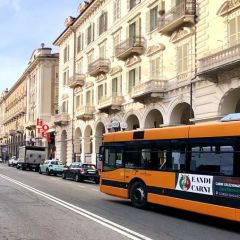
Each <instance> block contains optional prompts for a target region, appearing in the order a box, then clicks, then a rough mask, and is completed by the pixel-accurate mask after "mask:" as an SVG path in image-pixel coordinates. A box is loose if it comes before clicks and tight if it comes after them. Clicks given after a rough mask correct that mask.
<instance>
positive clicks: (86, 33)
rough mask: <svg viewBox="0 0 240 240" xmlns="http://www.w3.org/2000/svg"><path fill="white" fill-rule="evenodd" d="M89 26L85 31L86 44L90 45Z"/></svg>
mask: <svg viewBox="0 0 240 240" xmlns="http://www.w3.org/2000/svg"><path fill="white" fill-rule="evenodd" d="M88 42H89V41H88V28H87V29H86V31H85V44H86V46H87V45H88Z"/></svg>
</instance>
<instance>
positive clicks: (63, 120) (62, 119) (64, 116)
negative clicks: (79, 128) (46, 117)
mask: <svg viewBox="0 0 240 240" xmlns="http://www.w3.org/2000/svg"><path fill="white" fill-rule="evenodd" d="M69 121H70V116H69V114H68V113H60V114H58V115H56V116H55V120H54V124H55V125H57V126H63V125H67V124H68V122H69Z"/></svg>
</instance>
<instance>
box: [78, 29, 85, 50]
mask: <svg viewBox="0 0 240 240" xmlns="http://www.w3.org/2000/svg"><path fill="white" fill-rule="evenodd" d="M83 39H84V36H83V33H80V34H79V35H78V37H77V53H79V52H80V51H82V50H83V47H84V46H83V44H84V41H83Z"/></svg>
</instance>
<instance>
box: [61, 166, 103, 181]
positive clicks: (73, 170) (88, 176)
mask: <svg viewBox="0 0 240 240" xmlns="http://www.w3.org/2000/svg"><path fill="white" fill-rule="evenodd" d="M62 178H63V179H66V178H68V179H69V178H70V179H73V180H75V181H76V182H80V181H81V182H83V181H84V180H92V181H94V182H95V183H99V178H100V177H99V174H98V170H97V168H96V166H95V165H94V164H87V163H80V162H74V163H72V164H71V165H70V166H69V167H65V168H64V170H63V173H62Z"/></svg>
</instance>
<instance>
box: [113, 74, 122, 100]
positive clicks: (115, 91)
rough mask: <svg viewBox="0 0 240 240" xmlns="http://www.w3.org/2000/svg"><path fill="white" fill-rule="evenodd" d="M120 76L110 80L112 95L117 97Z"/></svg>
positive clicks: (119, 91)
mask: <svg viewBox="0 0 240 240" xmlns="http://www.w3.org/2000/svg"><path fill="white" fill-rule="evenodd" d="M120 88H121V76H120V77H116V78H113V79H112V95H113V96H118V95H119V94H120V93H121V90H120Z"/></svg>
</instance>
